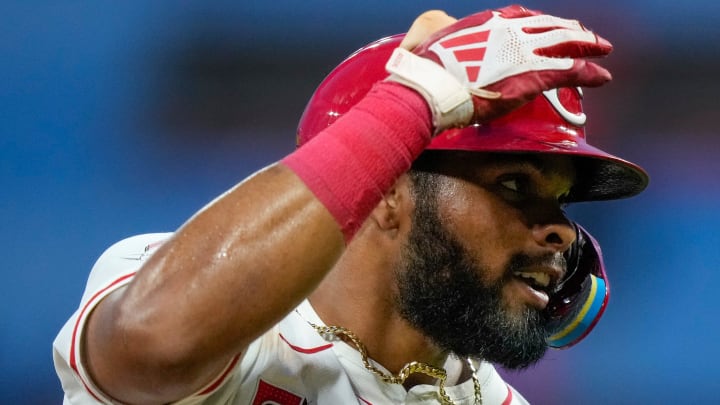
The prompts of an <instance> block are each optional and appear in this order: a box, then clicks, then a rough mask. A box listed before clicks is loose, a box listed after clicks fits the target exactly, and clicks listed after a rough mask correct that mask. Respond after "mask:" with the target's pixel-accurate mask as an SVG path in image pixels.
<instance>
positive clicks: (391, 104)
mask: <svg viewBox="0 0 720 405" xmlns="http://www.w3.org/2000/svg"><path fill="white" fill-rule="evenodd" d="M431 122H432V118H431V114H430V109H429V108H428V106H427V103H426V102H425V99H424V98H423V97H422V96H421V95H420V94H418V93H416V92H415V91H414V90H411V89H409V88H407V87H405V86H402V85H400V84H397V83H392V82H380V83H378V84H376V85H375V86H374V87H373V89H372V90H371V91H370V92H369V93H368V94H367V96H365V98H363V99H362V100H361V101H360V102H359V103H358V104H357V105H356V106H355V107H354V108H353V109H351V110H350V111H348V112H347V113H346V114H344V115H343V116H342V117H340V118H339V119H338V120H337V121H336V122H335V123H333V124H332V125H331V126H329V127H328V128H327V129H325V130H324V131H322V132H321V133H319V134H318V135H317V136H316V137H314V138H313V139H311V140H310V141H309V142H307V143H306V144H305V145H303V146H301V147H300V148H299V149H297V150H296V151H295V152H293V153H292V154H290V155H288V156H287V157H285V158H284V159H283V160H282V163H283V164H285V165H286V166H288V167H289V168H290V169H292V170H293V171H294V172H295V173H296V174H297V175H298V176H299V177H300V178H301V179H302V180H303V182H304V183H305V184H306V185H307V187H308V188H310V190H312V192H313V193H314V194H315V196H316V197H317V198H318V199H319V200H320V201H321V202H322V203H323V204H324V205H325V207H326V208H327V209H328V211H329V212H330V213H331V214H332V216H333V217H334V218H335V220H336V221H337V222H338V224H339V225H340V228H341V229H342V232H343V235H344V236H345V240H346V241H349V240H350V239H351V238H352V236H353V235H354V234H355V232H356V231H357V230H358V229H359V228H360V225H362V223H363V221H365V219H366V218H367V216H368V215H369V214H370V212H371V211H372V210H373V208H375V206H376V205H377V203H378V202H379V201H380V199H381V198H382V196H383V194H384V193H385V192H386V191H387V190H389V189H390V187H391V186H392V185H393V184H394V182H395V180H396V179H397V178H398V177H399V176H400V175H401V174H403V173H405V172H406V171H407V170H408V169H409V168H410V165H411V164H412V162H413V161H414V160H415V158H417V156H418V155H420V153H421V152H422V151H423V150H424V149H425V147H426V146H427V144H428V143H429V142H430V138H431V135H432V124H431Z"/></svg>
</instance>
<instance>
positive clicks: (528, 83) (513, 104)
mask: <svg viewBox="0 0 720 405" xmlns="http://www.w3.org/2000/svg"><path fill="white" fill-rule="evenodd" d="M442 14H443V13H442V12H430V14H428V13H426V14H424V15H422V16H420V17H419V18H418V19H417V20H416V22H415V23H414V24H413V26H412V27H411V29H410V31H409V32H408V34H407V37H408V38H407V39H406V40H405V41H403V44H402V46H403V47H405V48H406V49H409V48H411V47H413V46H414V45H417V46H415V47H414V49H413V52H414V54H416V55H418V56H420V57H422V58H426V59H429V60H432V61H433V62H435V63H437V64H439V65H440V66H442V67H443V68H444V69H445V70H446V71H447V72H449V73H450V75H452V76H453V77H454V78H455V79H457V80H458V81H459V83H460V84H461V85H462V86H463V87H464V88H465V89H466V90H467V91H469V92H470V94H472V107H473V108H472V109H473V111H472V114H471V117H468V116H467V115H463V116H462V117H460V118H459V119H458V117H453V120H455V123H454V124H448V123H447V119H445V120H444V121H443V120H442V119H436V121H438V122H440V123H441V124H442V126H443V127H449V126H462V125H466V124H468V123H469V121H472V122H486V121H489V120H492V119H493V118H496V117H498V116H500V115H503V114H505V113H507V112H509V111H511V110H512V109H514V108H517V107H519V106H520V105H522V104H524V103H526V102H528V101H530V100H532V99H533V98H534V97H535V96H537V95H538V94H539V93H540V92H542V91H545V90H549V89H553V88H558V87H572V86H588V87H595V86H599V85H601V84H603V83H605V82H607V81H609V80H610V79H611V75H610V73H609V72H608V71H607V70H605V69H603V68H602V67H600V66H598V65H597V64H595V63H592V62H589V61H587V60H586V59H585V58H589V57H601V56H605V55H607V54H608V53H610V51H611V50H612V45H611V44H610V43H609V42H608V41H607V40H605V39H603V38H601V37H599V36H597V35H596V34H594V33H593V32H591V31H589V30H587V29H586V28H585V27H583V26H582V25H581V24H580V23H579V22H578V21H575V20H566V19H562V18H558V17H553V16H550V15H545V14H542V13H540V12H538V11H532V10H528V9H526V8H524V7H521V6H509V7H505V8H502V9H500V10H493V11H483V12H480V13H477V14H473V15H471V16H468V17H466V18H463V19H461V20H458V21H455V20H454V19H453V18H452V17H449V16H447V15H445V16H444V17H443V16H442ZM430 32H432V34H429V33H430ZM428 35H429V37H428ZM423 36H425V37H426V38H427V39H424V40H423V39H422V38H423ZM405 59H408V58H407V57H405ZM388 70H391V73H393V72H392V69H391V68H388ZM400 76H402V73H401V74H400ZM404 79H405V81H402V80H398V81H400V82H401V83H405V84H407V82H412V81H413V80H412V79H409V80H408V79H407V78H404ZM427 80H428V75H423V76H422V77H421V78H420V79H419V80H416V81H417V82H418V83H417V84H419V86H420V87H428V85H425V83H422V82H421V81H426V82H427ZM430 80H432V79H430ZM442 81H443V86H437V85H436V87H447V83H446V82H447V80H446V78H443V79H442ZM411 87H414V88H416V89H417V87H416V86H411ZM429 88H430V89H431V90H432V89H433V84H429ZM419 91H421V90H419ZM421 92H422V91H421ZM431 93H432V92H431ZM424 95H426V94H424ZM443 97H444V98H447V94H443V95H442V97H441V98H443ZM426 98H428V97H427V95H426ZM435 100H437V97H435ZM428 101H429V103H430V104H432V102H431V101H430V98H428ZM432 107H433V106H432V105H431V108H432ZM446 109H447V108H446ZM436 110H441V108H433V111H434V114H436V115H437V114H438V113H437V111H436ZM464 114H466V113H464ZM440 129H442V128H440Z"/></svg>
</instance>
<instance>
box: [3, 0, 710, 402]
mask: <svg viewBox="0 0 720 405" xmlns="http://www.w3.org/2000/svg"><path fill="white" fill-rule="evenodd" d="M524 4H525V5H526V6H529V7H531V8H536V9H541V10H544V11H547V12H550V13H552V14H556V15H561V16H567V17H577V18H579V19H580V20H582V21H583V22H584V23H585V24H586V25H587V26H589V27H591V28H593V29H594V30H596V31H597V32H599V33H601V34H602V35H603V36H605V37H606V38H608V39H610V40H611V41H612V42H613V43H614V44H615V47H616V48H615V52H614V53H613V54H612V55H611V57H610V58H609V59H607V60H606V61H605V62H604V63H605V65H606V66H608V67H609V68H610V69H611V70H612V71H613V73H614V76H615V80H614V81H613V82H612V83H611V84H609V85H608V86H606V87H603V88H601V89H592V90H587V91H586V93H585V94H586V104H585V105H586V110H587V112H588V115H589V117H590V121H589V129H588V130H589V134H590V137H591V139H592V140H593V142H594V143H595V144H597V145H599V146H601V147H603V148H606V149H608V150H609V151H611V152H614V153H617V154H620V155H621V156H623V157H625V158H628V159H630V160H633V161H636V162H638V163H639V164H641V165H643V166H644V167H645V168H646V169H647V170H648V171H649V172H650V174H651V177H652V180H651V184H650V187H649V189H648V190H647V192H645V193H644V194H642V195H641V196H640V197H637V198H635V199H630V200H623V201H617V202H608V203H593V204H581V205H578V206H576V207H572V208H571V213H572V214H573V215H574V217H575V218H576V219H577V220H578V221H579V222H581V223H583V224H584V226H585V227H586V228H587V229H589V230H590V231H591V232H592V233H593V234H594V235H595V236H596V238H597V239H599V240H600V241H601V243H602V246H603V251H604V254H605V260H606V264H607V267H608V272H609V275H610V281H611V283H612V298H611V305H610V306H609V309H608V310H607V312H606V314H605V317H604V318H603V320H602V321H601V322H600V324H599V325H598V327H597V328H596V330H595V331H594V332H593V333H592V334H591V335H590V336H589V337H588V338H587V339H585V340H584V341H583V342H582V343H581V344H580V345H578V346H576V347H574V348H572V349H570V350H565V351H554V352H551V353H550V354H549V355H548V356H547V357H546V359H545V360H543V361H542V362H541V363H540V364H539V365H538V366H536V367H534V368H531V369H530V370H527V371H525V372H522V373H508V374H507V378H508V379H509V380H511V381H512V382H513V383H514V384H515V386H516V387H517V388H519V389H520V391H521V392H523V393H524V395H525V396H526V397H527V398H528V399H529V400H530V401H531V402H534V403H537V404H610V403H612V404H629V403H633V404H637V403H692V402H705V403H713V402H716V403H720V365H719V360H720V346H719V345H718V344H717V342H718V341H720V325H718V320H717V316H716V306H717V305H716V301H715V300H716V297H717V296H718V294H717V293H716V292H715V288H716V287H717V286H718V285H719V284H720V272H719V271H718V268H719V266H718V265H719V264H720V236H718V232H717V228H718V226H719V225H720V214H718V207H719V206H720V187H719V186H720V182H719V181H718V174H720V163H719V161H720V159H718V157H717V155H718V151H720V141H719V140H718V130H717V126H718V125H717V117H718V113H717V111H718V103H717V101H716V100H717V98H718V96H717V95H718V94H720V85H719V81H718V79H717V72H720V52H718V45H717V44H718V39H719V38H720V35H719V34H720V24H717V18H718V17H717V16H718V15H719V14H720V2H716V1H710V0H688V1H685V2H675V1H661V0H656V1H652V0H646V1H637V2H627V1H620V0H606V1H604V2H602V3H599V2H582V4H581V2H574V1H571V0H564V1H561V0H549V1H528V2H526V3H524ZM502 5H505V3H501V2H498V1H485V2H471V1H454V2H448V1H445V2H440V1H435V2H433V1H413V2H394V3H390V2H386V1H379V0H372V1H364V2H337V1H319V0H307V1H304V2H292V1H273V2H267V1H248V0H246V1H233V2H231V1H172V2H171V1H153V2H146V1H137V0H131V1H125V2H108V1H95V2H84V1H57V2H50V1H29V2H20V1H4V2H2V3H0V22H1V23H0V55H1V59H0V185H1V186H2V187H1V188H0V193H2V198H0V246H3V250H4V251H5V253H3V259H2V267H0V268H1V269H2V270H1V271H2V276H3V279H4V280H5V281H4V282H3V283H2V284H1V285H0V292H1V296H2V305H0V311H1V312H0V320H1V322H2V327H1V328H0V371H1V373H2V377H3V378H2V379H1V381H0V403H3V404H59V403H61V402H62V394H61V388H60V384H59V382H58V380H57V378H56V377H55V373H54V370H53V366H52V356H51V344H52V340H53V339H54V336H55V334H56V333H57V331H58V330H59V329H60V328H61V326H62V325H63V323H64V322H65V320H66V319H67V318H68V317H69V316H70V314H71V313H72V312H73V311H74V310H75V308H76V306H77V304H78V303H79V299H80V296H81V294H82V291H83V289H84V284H85V280H86V277H87V274H88V272H89V270H90V267H91V266H92V264H93V262H94V260H95V258H96V257H97V256H98V255H99V254H100V253H101V252H102V251H103V250H104V249H105V248H106V247H107V246H109V245H110V244H112V243H113V242H115V241H117V240H119V239H121V238H124V237H127V236H130V235H132V234H136V233H142V232H153V231H171V230H174V229H175V228H177V227H178V226H179V225H180V224H181V223H182V222H183V221H184V220H185V219H186V218H187V217H189V216H190V215H191V214H192V213H193V212H194V211H196V210H197V209H199V208H200V207H201V206H202V205H204V204H205V203H207V202H209V201H210V200H211V199H212V198H213V197H214V196H216V195H217V194H219V193H221V192H222V191H223V190H225V189H226V188H228V187H230V186H232V185H233V184H235V183H236V182H237V181H239V180H241V179H242V178H243V177H245V176H247V175H248V174H250V173H251V172H253V171H255V170H256V169H258V168H260V167H262V166H264V165H266V164H269V163H271V162H273V161H275V160H277V159H278V158H280V157H282V156H283V155H285V154H286V153H288V152H289V151H291V150H292V148H293V144H294V127H295V124H296V122H297V120H298V118H299V117H300V114H301V113H302V109H303V107H304V103H305V101H306V100H307V99H308V98H309V96H310V95H311V93H312V91H313V89H314V87H315V86H316V85H317V84H318V83H319V82H320V80H321V79H322V78H323V77H324V75H325V74H326V73H328V72H329V70H330V69H331V68H332V67H333V66H335V65H336V64H337V63H338V62H339V61H340V60H341V59H342V58H343V57H344V56H346V55H347V54H349V53H350V52H351V51H353V50H355V49H356V48H358V47H360V46H361V45H363V44H365V43H367V42H370V41H372V40H374V39H377V38H379V37H382V36H386V35H390V34H394V33H398V32H402V31H404V30H405V29H406V27H408V26H409V24H410V23H411V21H412V19H413V18H414V16H416V15H417V14H418V13H420V12H421V11H423V10H425V9H429V8H443V9H445V10H447V11H448V12H449V13H450V14H453V15H456V16H462V15H465V14H468V13H470V12H473V11H476V10H479V9H483V8H489V7H498V6H502Z"/></svg>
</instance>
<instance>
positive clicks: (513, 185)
mask: <svg viewBox="0 0 720 405" xmlns="http://www.w3.org/2000/svg"><path fill="white" fill-rule="evenodd" d="M500 184H502V186H503V187H505V188H507V189H509V190H512V191H515V192H518V191H520V182H518V180H517V179H510V180H504V181H501V182H500Z"/></svg>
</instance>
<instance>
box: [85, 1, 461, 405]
mask: <svg viewBox="0 0 720 405" xmlns="http://www.w3.org/2000/svg"><path fill="white" fill-rule="evenodd" d="M454 21H455V19H453V18H450V17H447V15H445V14H444V13H442V12H429V13H425V14H423V15H421V16H420V17H418V20H417V21H416V22H415V23H414V25H413V26H412V27H411V29H410V30H409V31H408V37H409V38H413V42H412V43H413V44H414V43H417V42H419V41H421V40H422V39H423V38H425V37H426V36H427V35H429V34H430V33H431V32H434V31H435V30H437V29H440V28H443V27H445V26H447V25H449V24H451V23H452V22H454ZM408 46H412V44H409V45H408ZM343 249H344V241H343V237H342V233H341V232H340V230H339V227H338V225H337V224H336V223H335V221H334V220H333V218H332V216H331V215H330V214H329V213H328V212H327V210H326V208H325V207H324V206H323V205H322V204H321V203H320V202H319V201H318V200H317V199H316V198H315V196H314V195H313V194H312V192H310V191H309V190H308V189H307V187H306V186H305V185H304V183H302V182H301V181H300V180H299V179H298V178H297V177H296V176H295V174H294V173H293V172H292V171H290V170H289V169H287V168H286V167H284V166H282V165H280V164H275V165H273V166H271V167H269V168H267V169H265V170H262V171H260V172H259V173H257V174H255V175H254V176H252V177H250V178H249V179H247V180H245V181H243V182H242V183H240V184H238V185H237V186H236V187H234V188H233V189H231V190H229V191H228V192H226V193H225V194H223V195H221V196H219V197H218V198H217V199H216V200H215V201H213V202H212V203H211V204H209V205H208V206H207V207H205V208H204V209H203V210H202V211H200V212H199V213H197V214H196V215H195V216H193V217H192V218H191V219H190V220H188V222H187V223H185V224H184V225H183V226H182V227H181V228H180V229H179V230H178V231H177V232H176V234H175V235H174V236H173V237H172V238H171V239H170V240H169V241H167V242H166V243H165V244H164V245H163V246H162V247H161V248H160V249H159V250H158V251H157V252H156V253H155V254H154V255H153V256H152V258H151V259H150V260H149V261H148V262H147V263H146V264H145V265H144V266H143V268H142V270H141V271H140V272H138V275H137V276H136V277H135V279H134V280H133V281H132V283H131V284H130V285H129V286H127V287H124V288H121V289H119V290H118V291H116V292H114V293H112V294H111V295H109V296H108V297H106V298H105V299H103V301H102V302H101V303H100V304H98V306H97V308H95V310H94V311H93V313H92V314H91V315H90V317H89V320H88V324H87V326H86V328H87V329H86V333H85V335H84V342H82V350H83V351H84V358H85V359H86V367H87V369H88V370H89V372H90V374H91V376H92V379H93V381H94V382H95V384H97V385H98V386H99V388H100V389H101V390H102V391H103V392H105V393H106V394H108V395H110V396H111V397H113V398H114V399H116V400H118V401H121V402H125V403H167V402H172V401H174V400H177V399H180V398H183V397H186V396H187V395H190V394H192V393H193V392H195V391H197V390H198V389H199V388H201V387H203V386H204V385H205V384H207V383H208V382H209V381H211V380H212V379H213V378H214V377H216V376H217V374H218V373H219V372H220V370H222V369H223V368H224V367H225V366H226V365H227V363H228V362H229V361H230V359H232V358H233V357H234V356H235V355H237V354H238V353H241V352H242V351H243V349H245V347H247V345H248V344H249V343H250V342H252V341H253V340H254V339H256V338H257V337H258V336H260V335H261V334H262V333H263V332H264V331H266V330H267V329H269V328H270V327H271V326H272V325H274V324H275V323H277V322H278V321H279V320H280V319H282V317H283V316H284V315H285V314H287V313H288V312H289V311H290V310H292V309H293V308H295V307H296V306H297V305H298V304H299V303H300V302H301V301H302V299H303V298H305V297H307V296H308V295H309V294H310V293H311V292H312V291H313V290H314V289H315V287H317V285H318V284H319V283H320V281H321V280H322V279H323V277H324V276H325V275H326V274H327V272H328V271H329V270H330V269H331V268H332V267H333V264H334V263H335V261H336V260H337V259H338V257H339V256H340V255H341V253H342V252H343Z"/></svg>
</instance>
